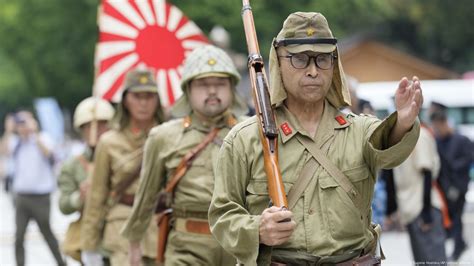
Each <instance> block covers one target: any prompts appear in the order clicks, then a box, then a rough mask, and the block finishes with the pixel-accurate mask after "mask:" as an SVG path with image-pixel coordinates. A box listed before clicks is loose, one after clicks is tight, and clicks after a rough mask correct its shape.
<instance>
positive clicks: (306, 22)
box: [274, 12, 337, 53]
mask: <svg viewBox="0 0 474 266" xmlns="http://www.w3.org/2000/svg"><path fill="white" fill-rule="evenodd" d="M336 43H337V39H336V38H334V36H333V35H332V32H331V30H330V29H329V25H328V22H327V20H326V18H325V17H324V16H323V15H321V13H315V12H295V13H292V14H290V15H289V16H288V18H287V19H286V20H285V22H284V23H283V28H282V29H281V31H280V33H278V35H277V37H276V38H275V40H274V46H275V47H279V46H285V47H286V49H287V50H288V51H289V52H290V53H300V52H304V51H313V52H320V53H329V52H332V51H334V50H335V49H336Z"/></svg>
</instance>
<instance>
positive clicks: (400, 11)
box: [0, 0, 474, 117]
mask: <svg viewBox="0 0 474 266" xmlns="http://www.w3.org/2000/svg"><path fill="white" fill-rule="evenodd" d="M169 1H170V2H172V3H173V4H175V5H176V6H178V7H179V8H180V9H181V10H182V11H183V12H184V13H185V14H186V15H187V16H188V17H189V18H190V19H192V20H194V21H195V22H196V24H197V25H199V27H201V28H202V29H203V31H204V32H205V33H209V31H210V30H211V29H212V27H213V26H214V25H216V24H219V25H222V26H223V27H224V28H226V29H227V30H228V31H229V32H230V33H231V38H232V47H233V49H235V50H237V51H239V52H243V53H246V44H245V39H244V32H243V27H242V19H241V16H240V10H241V8H242V6H241V2H240V1H216V0H200V1H179V0H169ZM99 2H100V1H99V0H82V1H73V0H47V1H31V0H16V1H11V0H0V7H1V8H0V36H2V37H1V39H2V40H1V42H0V106H2V107H1V108H0V112H2V110H1V109H8V108H6V107H8V106H15V105H18V104H25V103H28V102H31V99H32V98H34V97H38V96H53V95H54V96H55V97H57V98H58V100H59V102H60V104H61V105H62V106H64V107H67V108H69V109H72V108H74V106H75V104H77V103H78V102H79V101H80V100H81V99H82V98H84V97H86V96H88V95H90V94H91V91H92V89H91V87H92V82H93V74H94V67H93V57H94V47H95V43H96V39H97V25H96V15H97V6H98V3H99ZM251 4H252V8H253V13H254V19H255V24H256V29H257V34H258V37H259V41H260V49H261V53H262V54H263V56H264V57H265V58H266V57H267V56H268V51H269V47H270V44H271V41H272V38H273V37H274V36H276V35H277V33H278V30H279V29H280V28H281V25H282V23H283V20H284V19H285V18H286V17H287V15H288V14H289V13H291V12H294V11H299V10H300V11H319V12H322V13H323V14H324V15H325V16H326V17H327V19H328V21H329V23H330V25H331V29H332V30H333V33H334V35H335V36H336V37H337V38H338V39H343V38H345V37H349V36H351V35H353V34H356V33H359V32H361V31H363V32H371V33H372V36H375V37H376V38H378V39H381V40H383V41H384V42H387V43H389V44H390V45H393V46H396V47H397V48H399V49H402V50H405V51H407V52H408V53H411V54H415V55H416V56H419V57H421V58H424V59H426V60H428V61H431V62H433V63H436V64H440V65H442V66H444V67H447V68H450V69H453V70H455V71H457V72H459V73H462V72H464V71H468V70H472V69H474V50H473V49H472V48H470V47H469V44H472V43H474V27H471V21H470V18H471V16H472V14H474V1H472V0H458V1H456V2H451V1H445V0H388V1H380V0H358V1H347V0H292V1H275V0H260V1H251ZM197 5H199V7H198V6H197ZM1 116H2V115H1V114H0V117H1Z"/></svg>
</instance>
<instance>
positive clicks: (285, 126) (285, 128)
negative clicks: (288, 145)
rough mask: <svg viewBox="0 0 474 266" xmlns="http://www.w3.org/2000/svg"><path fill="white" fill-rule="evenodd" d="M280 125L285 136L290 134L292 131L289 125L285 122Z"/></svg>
mask: <svg viewBox="0 0 474 266" xmlns="http://www.w3.org/2000/svg"><path fill="white" fill-rule="evenodd" d="M280 127H281V130H283V133H284V134H285V135H286V136H288V135H290V134H291V133H292V132H293V131H292V130H291V127H290V125H288V123H287V122H285V123H283V124H281V126H280Z"/></svg>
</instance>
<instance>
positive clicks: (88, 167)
mask: <svg viewBox="0 0 474 266" xmlns="http://www.w3.org/2000/svg"><path fill="white" fill-rule="evenodd" d="M114 112H115V111H114V108H113V106H112V105H111V104H110V103H109V102H107V101H106V100H103V99H99V98H94V97H89V98H86V99H84V100H82V101H81V102H80V103H79V104H78V105H77V107H76V110H75V111H74V128H75V129H76V130H77V131H79V133H80V134H81V137H82V139H83V140H84V142H85V143H86V145H87V147H86V149H85V150H84V152H83V153H82V154H80V155H79V156H76V157H74V158H72V159H70V160H69V161H67V162H65V163H64V165H63V166H62V167H61V173H60V175H59V178H58V185H59V191H60V195H59V209H60V211H61V212H62V213H63V214H72V213H75V212H79V213H80V215H81V216H82V211H83V209H84V204H85V200H86V195H87V192H88V190H89V188H90V175H91V174H92V169H93V167H94V166H93V157H94V149H95V144H96V143H97V140H98V139H99V138H100V136H101V135H102V134H103V133H105V132H106V131H107V130H108V129H109V122H110V120H111V119H112V117H113V116H114ZM94 123H95V125H93V124H94ZM94 130H95V131H96V132H93V131H94ZM81 216H79V219H77V220H76V221H74V222H72V223H71V224H70V225H69V227H68V230H67V232H66V236H65V239H64V241H63V243H62V250H63V252H64V253H65V254H66V255H68V256H70V257H72V258H73V259H75V260H77V261H81V249H82V248H81V243H80V236H81V224H82V217H81ZM103 255H105V254H103Z"/></svg>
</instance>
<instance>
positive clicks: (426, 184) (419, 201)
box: [393, 126, 446, 263]
mask: <svg viewBox="0 0 474 266" xmlns="http://www.w3.org/2000/svg"><path fill="white" fill-rule="evenodd" d="M439 169H440V159H439V156H438V152H437V149H436V141H435V138H434V136H433V134H432V133H431V132H430V130H429V129H428V128H426V127H424V126H422V127H421V130H420V137H419V139H418V142H417V144H416V146H415V149H414V150H413V152H412V153H411V155H410V156H409V157H408V158H407V159H406V160H405V161H404V162H403V163H402V164H401V165H399V166H398V167H395V168H394V169H393V174H394V181H395V187H396V191H397V195H396V197H397V203H398V214H399V217H400V222H401V223H402V224H403V225H405V226H406V227H407V230H408V234H409V236H410V242H411V248H412V253H413V260H414V262H415V263H429V262H446V251H445V247H444V242H445V240H446V235H445V232H444V228H443V220H442V215H441V211H440V210H441V198H440V195H439V194H438V193H437V191H436V190H435V189H434V188H433V186H432V182H433V179H435V178H436V177H437V175H438V173H439Z"/></svg>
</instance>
